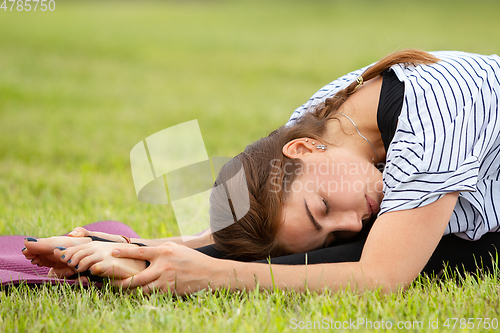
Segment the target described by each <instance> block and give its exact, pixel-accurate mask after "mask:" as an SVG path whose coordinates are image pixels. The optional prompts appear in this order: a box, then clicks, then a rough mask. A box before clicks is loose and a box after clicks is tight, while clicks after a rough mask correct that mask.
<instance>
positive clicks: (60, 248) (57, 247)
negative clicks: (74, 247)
mask: <svg viewBox="0 0 500 333" xmlns="http://www.w3.org/2000/svg"><path fill="white" fill-rule="evenodd" d="M56 249H58V250H61V251H64V250H66V248H65V247H62V246H56Z"/></svg>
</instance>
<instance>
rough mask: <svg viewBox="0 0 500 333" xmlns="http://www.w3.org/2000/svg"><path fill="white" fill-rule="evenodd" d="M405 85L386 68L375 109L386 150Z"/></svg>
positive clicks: (393, 130) (399, 108)
mask: <svg viewBox="0 0 500 333" xmlns="http://www.w3.org/2000/svg"><path fill="white" fill-rule="evenodd" d="M404 94H405V85H404V83H403V82H401V81H399V79H398V77H397V76H396V73H394V71H392V70H387V71H385V72H384V73H383V80H382V88H381V89H380V98H379V102H378V110H377V125H378V129H379V131H380V134H381V135H382V141H383V142H384V148H385V151H386V152H387V151H388V149H389V145H390V144H391V141H392V138H393V137H394V134H395V133H396V127H397V126H398V118H399V115H400V114H401V108H402V107H403V100H404Z"/></svg>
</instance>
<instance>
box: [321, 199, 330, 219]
mask: <svg viewBox="0 0 500 333" xmlns="http://www.w3.org/2000/svg"><path fill="white" fill-rule="evenodd" d="M322 200H323V203H324V204H325V207H326V212H325V215H328V212H329V211H330V206H329V205H328V202H327V201H326V199H325V198H323V199H322Z"/></svg>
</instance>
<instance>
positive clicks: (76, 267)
mask: <svg viewBox="0 0 500 333" xmlns="http://www.w3.org/2000/svg"><path fill="white" fill-rule="evenodd" d="M70 261H71V260H70ZM75 269H78V265H76V266H75Z"/></svg>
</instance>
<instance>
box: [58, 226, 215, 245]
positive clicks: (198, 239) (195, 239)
mask: <svg viewBox="0 0 500 333" xmlns="http://www.w3.org/2000/svg"><path fill="white" fill-rule="evenodd" d="M68 236H71V237H88V236H96V237H100V238H103V239H107V240H110V241H113V242H117V243H127V239H126V238H125V237H124V236H121V235H114V234H108V233H105V232H99V231H89V230H87V229H85V228H82V227H77V228H75V229H74V230H73V231H72V232H70V233H69V234H68ZM186 238H187V239H188V240H187V241H183V237H168V238H160V239H142V238H130V241H131V243H142V244H145V245H147V246H158V245H161V244H163V243H165V242H174V243H176V244H180V245H185V246H187V247H189V248H192V249H195V248H198V247H202V246H206V245H210V244H213V243H214V240H213V237H212V234H211V232H210V229H207V230H205V231H203V233H202V234H201V235H199V236H187V237H184V240H186Z"/></svg>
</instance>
